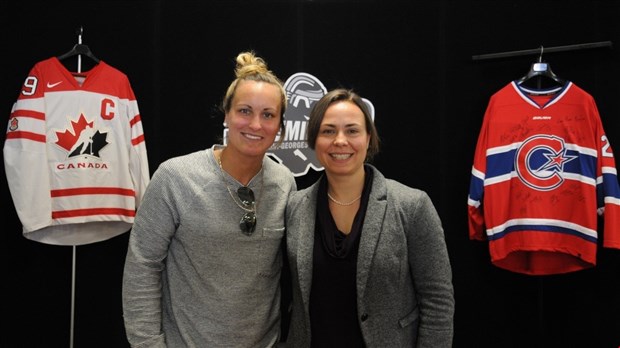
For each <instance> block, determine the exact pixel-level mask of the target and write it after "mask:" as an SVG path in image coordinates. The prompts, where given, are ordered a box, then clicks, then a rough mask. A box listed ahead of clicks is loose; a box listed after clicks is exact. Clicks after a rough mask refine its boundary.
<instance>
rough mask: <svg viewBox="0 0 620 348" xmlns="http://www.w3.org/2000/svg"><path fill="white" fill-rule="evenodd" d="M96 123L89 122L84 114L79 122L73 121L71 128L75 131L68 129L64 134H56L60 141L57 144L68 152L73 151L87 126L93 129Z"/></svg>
mask: <svg viewBox="0 0 620 348" xmlns="http://www.w3.org/2000/svg"><path fill="white" fill-rule="evenodd" d="M93 124H94V122H90V123H89V122H87V121H86V118H84V114H80V118H79V119H78V121H77V122H75V121H71V127H72V128H73V129H67V130H65V131H64V132H56V137H57V138H58V141H57V142H56V144H58V146H60V147H62V148H63V149H65V150H67V151H71V147H72V146H73V144H75V142H76V141H77V140H78V138H79V137H80V133H82V131H83V130H84V128H86V126H90V127H92V126H93Z"/></svg>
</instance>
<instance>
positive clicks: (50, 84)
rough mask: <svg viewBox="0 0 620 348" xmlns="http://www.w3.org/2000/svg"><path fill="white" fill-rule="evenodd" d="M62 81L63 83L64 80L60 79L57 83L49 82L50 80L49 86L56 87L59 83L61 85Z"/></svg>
mask: <svg viewBox="0 0 620 348" xmlns="http://www.w3.org/2000/svg"><path fill="white" fill-rule="evenodd" d="M61 83H62V81H58V82H56V83H49V82H48V83H47V88H54V87H56V86H58V85H59V84H61Z"/></svg>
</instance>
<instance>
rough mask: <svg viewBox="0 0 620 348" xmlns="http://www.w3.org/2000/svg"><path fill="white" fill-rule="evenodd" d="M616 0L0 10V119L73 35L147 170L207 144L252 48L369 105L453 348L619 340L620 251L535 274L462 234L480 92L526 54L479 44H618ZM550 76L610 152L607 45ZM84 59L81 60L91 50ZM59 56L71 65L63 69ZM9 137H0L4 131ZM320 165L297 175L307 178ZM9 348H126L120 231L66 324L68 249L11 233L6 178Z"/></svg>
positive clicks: (612, 88)
mask: <svg viewBox="0 0 620 348" xmlns="http://www.w3.org/2000/svg"><path fill="white" fill-rule="evenodd" d="M619 15H620V2H619V1H587V0H583V1H572V0H568V1H562V2H559V1H558V2H552V1H541V0H538V1H473V0H463V1H448V0H427V1H407V2H405V1H390V0H377V1H352V0H351V1H347V0H340V1H337V0H332V1H328V0H315V1H311V0H308V1H301V0H297V1H293V0H289V1H285V0H281V1H277V0H274V1H266V0H261V1H215V2H214V1H211V2H209V1H204V2H183V1H169V2H168V1H123V2H120V1H118V2H116V1H96V2H91V1H80V2H61V3H54V2H41V3H36V2H27V1H3V2H2V3H1V4H0V45H1V47H2V56H3V59H2V61H3V63H2V78H1V79H0V87H1V90H0V110H4V111H3V112H4V114H5V120H8V116H9V113H10V110H11V106H12V104H13V102H14V101H15V99H16V98H17V95H18V92H19V90H20V87H21V84H22V83H23V81H24V79H25V77H26V75H27V73H28V71H29V70H30V68H31V67H32V66H33V65H34V63H36V62H38V61H39V60H43V59H45V58H48V57H50V56H54V55H60V54H62V53H65V52H66V51H68V50H69V49H71V47H73V45H74V44H75V43H76V42H77V35H76V32H75V31H76V29H77V28H79V27H80V26H82V27H83V28H84V32H83V37H82V38H83V42H84V43H85V44H87V45H88V46H89V47H90V48H91V49H92V51H93V52H94V54H95V55H96V56H97V57H98V58H100V59H102V60H104V61H106V62H107V63H109V64H111V65H113V66H115V67H116V68H118V69H120V70H121V71H123V72H124V73H126V74H127V75H128V76H129V78H130V81H131V83H132V86H133V89H134V92H135V94H136V96H137V99H138V103H139V106H140V111H141V115H142V120H143V124H144V129H145V134H146V141H147V148H148V154H149V161H150V166H151V172H153V171H154V170H155V169H156V168H157V166H158V165H159V163H161V162H162V161H163V160H165V159H168V158H170V157H173V156H177V155H181V154H185V153H188V152H192V151H196V150H199V149H203V148H206V147H209V146H211V145H212V144H213V143H214V142H218V139H219V136H220V134H221V132H222V119H221V117H220V116H219V115H217V113H215V112H214V110H215V107H216V105H217V104H218V103H219V101H220V100H221V97H222V95H223V93H224V90H225V88H226V87H227V86H228V83H229V82H230V81H231V80H232V78H233V72H232V71H233V68H234V65H233V58H234V57H235V55H236V54H237V53H238V52H240V51H241V50H246V49H253V50H255V51H257V52H258V53H259V55H261V56H263V57H265V58H266V60H267V61H268V63H269V65H270V67H271V68H272V69H273V70H274V71H275V72H276V73H277V74H278V75H279V76H280V77H281V78H282V79H286V78H288V76H290V75H292V74H294V73H296V72H307V73H310V74H312V75H314V76H316V77H317V78H319V79H320V80H321V81H322V82H323V84H324V85H325V86H326V87H327V88H328V89H331V88H335V87H340V86H343V87H350V88H354V89H356V90H357V91H358V92H359V93H360V94H361V95H362V96H364V97H366V98H368V99H369V100H371V101H372V103H373V104H374V106H375V109H376V124H377V126H378V129H379V133H380V135H381V138H382V140H383V148H382V151H381V153H380V154H379V156H377V158H376V159H375V161H374V164H375V165H376V166H378V167H379V168H380V169H381V170H382V171H383V172H384V174H385V175H386V176H388V177H391V178H394V179H397V180H399V181H401V182H403V183H405V184H407V185H410V186H414V187H418V188H421V189H424V190H426V191H427V192H428V193H429V194H430V196H431V197H432V199H433V201H434V203H435V205H436V206H437V209H438V210H439V213H440V215H441V218H442V220H443V223H444V228H445V232H446V239H447V244H448V249H449V253H450V257H451V261H452V266H453V272H454V286H455V296H456V316H455V338H454V347H613V348H615V347H618V346H619V345H620V279H619V278H620V251H618V250H612V249H601V250H600V252H599V258H598V261H599V265H598V266H597V267H596V268H594V269H590V270H586V271H580V272H576V273H572V274H565V275H557V276H545V277H533V276H524V275H519V274H516V273H510V272H508V271H504V270H501V269H498V268H495V267H493V266H491V265H490V262H489V254H488V250H487V244H486V243H483V242H474V241H470V240H468V237H467V215H466V199H467V190H468V185H469V175H470V169H471V163H472V158H473V151H474V147H475V142H476V138H477V135H478V131H479V127H480V125H481V122H482V116H483V113H484V110H485V108H486V103H487V101H488V98H489V97H490V96H491V94H493V93H494V92H495V91H497V90H498V89H500V88H501V87H503V86H504V85H505V84H506V83H508V82H509V81H510V80H512V79H515V78H518V77H521V76H523V75H524V74H525V73H526V72H527V71H528V70H529V68H530V64H531V63H532V62H534V60H535V59H536V58H537V57H536V56H515V57H508V58H501V59H492V60H482V61H479V60H472V56H473V55H479V54H486V53H495V52H507V51H515V50H524V49H533V48H537V47H539V46H541V45H542V46H543V47H557V46H564V45H574V44H582V43H590V42H600V41H612V42H613V44H615V45H619V44H620V25H619V23H620V21H619V20H618V17H619ZM543 58H544V60H546V61H547V62H549V63H550V64H551V66H552V68H553V70H554V71H555V73H556V74H558V75H559V76H561V77H563V78H565V79H569V80H572V81H574V82H575V83H576V84H578V85H579V86H581V87H582V88H584V89H585V90H586V91H588V92H590V93H591V94H592V95H593V96H594V97H595V99H596V101H597V104H598V107H599V111H600V113H601V117H602V120H603V125H604V127H605V129H606V132H607V135H608V138H609V139H610V141H611V144H612V146H615V150H616V156H618V153H620V98H619V97H620V88H619V87H618V86H619V85H618V81H619V80H620V67H619V63H620V54H619V53H618V51H617V49H615V48H597V49H584V50H574V51H566V52H557V53H547V54H545V55H544V56H543ZM83 61H84V64H87V60H86V59H84V60H83ZM67 63H68V64H70V63H71V61H68V62H67ZM2 137H3V138H2V141H4V132H2ZM319 174H320V173H317V172H313V171H310V173H309V174H307V175H306V176H304V177H300V178H298V184H299V186H300V187H305V186H307V185H308V184H309V183H310V182H313V181H314V180H315V179H316V177H317V176H318V175H319ZM0 180H2V183H1V185H0V190H1V193H0V194H1V196H2V210H3V216H4V223H3V225H4V226H3V227H2V254H3V255H4V262H3V263H2V264H3V272H2V274H3V280H2V288H3V289H2V290H3V293H4V294H5V295H4V297H3V300H2V302H1V303H2V310H1V313H2V314H1V315H2V317H3V318H2V320H3V323H4V324H3V325H2V333H1V334H0V336H1V337H2V338H1V339H2V342H1V344H0V345H2V346H3V347H68V346H69V343H70V339H71V337H73V340H74V346H75V347H126V346H128V344H127V341H126V339H125V335H124V334H125V333H124V327H123V321H122V307H121V296H120V293H121V278H122V268H123V263H124V257H125V253H126V250H127V240H128V234H123V235H121V236H118V237H116V238H113V239H111V240H108V241H104V242H99V243H95V244H90V245H85V246H79V247H76V248H75V251H76V259H75V260H76V268H75V269H76V273H75V312H74V314H75V319H74V323H75V324H74V332H73V333H71V331H70V328H71V325H70V323H71V298H72V296H71V284H72V258H73V248H72V247H62V246H52V245H44V244H40V243H37V242H33V241H29V240H27V239H25V238H23V237H22V235H21V225H20V222H19V220H18V218H17V215H16V213H15V210H14V208H13V205H12V200H11V196H10V194H9V189H8V185H7V183H6V177H5V175H2V176H1V179H0Z"/></svg>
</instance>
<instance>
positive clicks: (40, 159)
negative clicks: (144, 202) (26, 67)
mask: <svg viewBox="0 0 620 348" xmlns="http://www.w3.org/2000/svg"><path fill="white" fill-rule="evenodd" d="M3 151H4V165H5V171H6V176H7V181H8V184H9V189H10V191H11V196H12V198H13V203H14V205H15V209H16V211H17V215H18V217H19V219H20V221H21V223H22V225H23V231H22V232H23V235H24V237H26V238H28V239H32V240H36V241H39V242H41V243H45V244H56V245H82V244H88V243H94V242H98V241H102V240H106V239H109V238H112V237H114V236H117V235H119V234H122V233H124V232H127V231H129V229H131V227H132V224H133V220H134V216H135V211H136V209H137V208H138V205H139V203H140V199H141V197H142V195H143V193H144V190H145V188H146V186H147V185H148V182H149V180H150V176H149V165H148V160H147V152H146V145H145V141H144V133H143V129H142V122H141V120H140V113H139V111H138V103H137V101H136V98H135V96H134V93H133V90H132V89H131V86H130V83H129V80H128V78H127V76H126V75H125V74H123V73H122V72H120V71H119V70H117V69H115V68H113V67H111V66H110V65H108V64H106V63H105V62H103V61H100V62H99V63H98V64H97V65H96V66H95V67H93V68H92V69H91V70H89V71H87V72H84V73H79V74H78V73H72V72H70V71H69V70H67V69H66V68H65V66H64V65H63V64H62V63H61V62H60V61H59V60H58V59H57V58H56V57H52V58H49V59H46V60H43V61H41V62H38V63H37V64H35V65H34V67H33V68H32V69H31V71H30V73H29V74H28V77H27V78H26V80H25V82H24V84H23V86H22V89H21V93H20V94H19V97H18V99H17V101H16V102H15V104H14V105H13V109H12V111H11V116H10V118H9V122H8V127H7V133H6V140H5V143H4V149H3Z"/></svg>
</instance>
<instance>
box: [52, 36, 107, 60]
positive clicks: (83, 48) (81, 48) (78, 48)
mask: <svg viewBox="0 0 620 348" xmlns="http://www.w3.org/2000/svg"><path fill="white" fill-rule="evenodd" d="M83 31H84V30H83V28H82V27H80V28H79V29H77V30H76V32H77V34H78V43H77V44H76V45H75V46H73V48H72V49H71V50H70V51H68V52H67V53H65V54H62V55H60V56H58V57H57V58H58V60H63V59H66V58H69V57H73V56H75V55H84V56H86V57H88V58H90V59H92V60H93V61H94V62H95V63H99V58H97V57H96V56H95V55H94V54H93V52H92V51H91V50H90V48H89V47H88V46H87V45H85V44H83V43H82V33H83Z"/></svg>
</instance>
